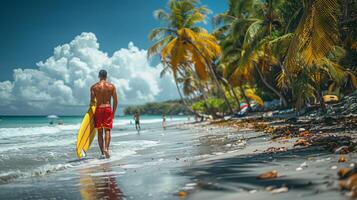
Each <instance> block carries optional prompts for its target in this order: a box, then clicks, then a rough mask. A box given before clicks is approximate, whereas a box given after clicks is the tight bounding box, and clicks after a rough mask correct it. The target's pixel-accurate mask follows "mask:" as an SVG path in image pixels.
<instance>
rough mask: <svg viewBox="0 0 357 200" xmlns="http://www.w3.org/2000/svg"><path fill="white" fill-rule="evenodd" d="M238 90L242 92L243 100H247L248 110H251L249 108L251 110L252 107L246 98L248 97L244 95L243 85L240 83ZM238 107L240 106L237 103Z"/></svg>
mask: <svg viewBox="0 0 357 200" xmlns="http://www.w3.org/2000/svg"><path fill="white" fill-rule="evenodd" d="M239 90H240V93H241V94H242V96H243V98H244V100H245V101H246V102H247V104H248V110H249V111H251V110H252V107H251V106H250V103H249V99H248V97H247V96H246V95H245V92H244V89H243V87H242V86H241V85H240V86H239ZM239 108H240V105H239Z"/></svg>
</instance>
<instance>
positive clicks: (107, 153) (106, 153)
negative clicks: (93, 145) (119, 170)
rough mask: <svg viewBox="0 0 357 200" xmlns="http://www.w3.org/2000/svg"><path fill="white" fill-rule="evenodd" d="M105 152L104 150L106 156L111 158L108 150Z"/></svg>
mask: <svg viewBox="0 0 357 200" xmlns="http://www.w3.org/2000/svg"><path fill="white" fill-rule="evenodd" d="M103 152H104V155H105V158H110V155H109V152H108V150H104V151H103Z"/></svg>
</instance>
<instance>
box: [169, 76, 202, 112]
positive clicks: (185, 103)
mask: <svg viewBox="0 0 357 200" xmlns="http://www.w3.org/2000/svg"><path fill="white" fill-rule="evenodd" d="M174 80H175V85H176V88H177V92H178V93H179V95H180V98H181V101H182V103H183V104H184V105H185V106H186V108H187V109H188V110H189V111H191V112H192V113H194V114H198V113H197V112H196V111H194V110H193V109H192V108H191V106H189V105H188V103H187V102H186V100H185V99H184V98H183V96H182V93H181V90H180V87H179V86H178V83H177V79H176V77H174Z"/></svg>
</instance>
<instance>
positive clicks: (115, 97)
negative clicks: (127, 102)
mask: <svg viewBox="0 0 357 200" xmlns="http://www.w3.org/2000/svg"><path fill="white" fill-rule="evenodd" d="M113 90H114V91H113V114H114V116H115V112H116V111H117V107H118V96H117V89H116V88H115V86H114V85H113Z"/></svg>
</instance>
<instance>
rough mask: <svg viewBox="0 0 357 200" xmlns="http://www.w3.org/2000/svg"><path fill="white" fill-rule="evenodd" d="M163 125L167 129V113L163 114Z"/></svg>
mask: <svg viewBox="0 0 357 200" xmlns="http://www.w3.org/2000/svg"><path fill="white" fill-rule="evenodd" d="M162 127H163V128H164V129H166V114H165V113H164V114H162Z"/></svg>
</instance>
